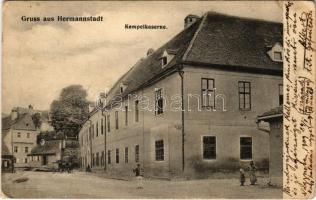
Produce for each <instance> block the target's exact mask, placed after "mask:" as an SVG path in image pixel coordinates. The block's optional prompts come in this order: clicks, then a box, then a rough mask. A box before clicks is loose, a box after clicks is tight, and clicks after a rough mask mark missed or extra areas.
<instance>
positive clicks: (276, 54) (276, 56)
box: [273, 51, 282, 61]
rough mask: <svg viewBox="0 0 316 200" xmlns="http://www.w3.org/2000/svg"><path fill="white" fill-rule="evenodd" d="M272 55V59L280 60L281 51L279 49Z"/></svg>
mask: <svg viewBox="0 0 316 200" xmlns="http://www.w3.org/2000/svg"><path fill="white" fill-rule="evenodd" d="M273 54H274V55H273V56H274V60H279V61H282V52H280V51H275V52H274V53H273Z"/></svg>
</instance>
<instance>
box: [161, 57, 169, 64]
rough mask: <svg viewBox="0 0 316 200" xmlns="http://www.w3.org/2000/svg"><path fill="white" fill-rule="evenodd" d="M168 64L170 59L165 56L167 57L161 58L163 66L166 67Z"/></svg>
mask: <svg viewBox="0 0 316 200" xmlns="http://www.w3.org/2000/svg"><path fill="white" fill-rule="evenodd" d="M167 63H168V58H167V57H166V56H165V57H162V58H161V64H162V66H165V65H166V64H167Z"/></svg>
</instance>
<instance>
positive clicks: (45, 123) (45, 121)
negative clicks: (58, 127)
mask: <svg viewBox="0 0 316 200" xmlns="http://www.w3.org/2000/svg"><path fill="white" fill-rule="evenodd" d="M13 109H14V110H16V111H17V113H18V114H20V115H21V114H24V113H29V114H30V115H31V116H33V115H34V114H39V115H40V120H41V125H40V127H37V128H39V129H40V131H41V132H46V131H53V130H54V128H53V126H52V125H51V123H50V122H51V119H50V114H49V112H48V111H43V110H36V109H34V108H33V106H32V105H29V107H28V108H24V107H15V108H13Z"/></svg>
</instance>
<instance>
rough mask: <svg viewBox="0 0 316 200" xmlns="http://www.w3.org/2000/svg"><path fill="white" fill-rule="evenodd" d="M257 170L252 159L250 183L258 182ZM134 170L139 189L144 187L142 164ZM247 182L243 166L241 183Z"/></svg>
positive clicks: (242, 184)
mask: <svg viewBox="0 0 316 200" xmlns="http://www.w3.org/2000/svg"><path fill="white" fill-rule="evenodd" d="M256 170H257V168H256V166H255V164H254V162H253V161H251V162H250V166H249V178H250V185H255V184H256V182H257V176H256ZM133 172H134V174H135V176H136V180H137V189H142V188H143V176H144V172H143V169H142V168H141V167H140V164H137V167H136V168H135V169H133ZM245 182H246V176H245V171H244V170H243V169H242V168H241V169H240V185H241V186H244V184H245Z"/></svg>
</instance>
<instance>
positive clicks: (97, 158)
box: [96, 152, 100, 166]
mask: <svg viewBox="0 0 316 200" xmlns="http://www.w3.org/2000/svg"><path fill="white" fill-rule="evenodd" d="M99 164H100V162H99V152H97V153H96V166H99Z"/></svg>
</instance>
